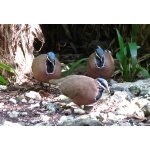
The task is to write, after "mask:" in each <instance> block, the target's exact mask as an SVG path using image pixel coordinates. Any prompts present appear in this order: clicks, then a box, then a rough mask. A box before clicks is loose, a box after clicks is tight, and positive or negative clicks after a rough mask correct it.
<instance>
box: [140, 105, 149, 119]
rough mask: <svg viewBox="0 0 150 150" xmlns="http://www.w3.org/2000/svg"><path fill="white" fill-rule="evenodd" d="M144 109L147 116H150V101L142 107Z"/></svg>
mask: <svg viewBox="0 0 150 150" xmlns="http://www.w3.org/2000/svg"><path fill="white" fill-rule="evenodd" d="M142 111H143V112H144V114H145V116H150V103H147V105H145V106H144V107H143V108H142Z"/></svg>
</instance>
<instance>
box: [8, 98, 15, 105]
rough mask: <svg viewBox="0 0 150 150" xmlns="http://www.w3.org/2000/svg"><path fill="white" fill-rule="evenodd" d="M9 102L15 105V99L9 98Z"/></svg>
mask: <svg viewBox="0 0 150 150" xmlns="http://www.w3.org/2000/svg"><path fill="white" fill-rule="evenodd" d="M9 101H10V102H12V103H14V104H16V103H17V101H16V99H14V98H10V99H9Z"/></svg>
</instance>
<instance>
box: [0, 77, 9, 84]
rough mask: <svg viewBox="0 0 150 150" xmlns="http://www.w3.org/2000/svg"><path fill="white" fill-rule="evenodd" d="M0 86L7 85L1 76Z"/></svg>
mask: <svg viewBox="0 0 150 150" xmlns="http://www.w3.org/2000/svg"><path fill="white" fill-rule="evenodd" d="M0 84H2V85H7V84H8V81H7V80H5V79H4V77H3V76H1V75H0Z"/></svg>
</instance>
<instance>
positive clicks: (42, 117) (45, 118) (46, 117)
mask: <svg viewBox="0 0 150 150" xmlns="http://www.w3.org/2000/svg"><path fill="white" fill-rule="evenodd" d="M40 117H41V119H42V121H49V119H50V117H48V116H46V115H40Z"/></svg>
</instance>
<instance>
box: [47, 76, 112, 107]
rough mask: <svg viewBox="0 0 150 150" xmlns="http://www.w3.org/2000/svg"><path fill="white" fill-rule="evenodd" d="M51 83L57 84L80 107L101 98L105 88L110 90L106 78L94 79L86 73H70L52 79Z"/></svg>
mask: <svg viewBox="0 0 150 150" xmlns="http://www.w3.org/2000/svg"><path fill="white" fill-rule="evenodd" d="M49 83H50V84H53V85H57V86H58V88H59V89H60V91H61V93H62V94H63V95H65V96H67V97H68V98H70V99H71V100H72V101H73V102H74V103H75V104H76V105H78V106H79V107H80V106H82V105H90V104H93V103H95V102H96V101H97V100H99V99H100V98H101V96H102V93H103V91H104V90H106V91H107V92H109V87H108V82H107V81H106V80H105V79H103V78H97V79H93V78H91V77H88V76H85V75H68V76H66V77H64V78H60V79H51V80H50V81H49Z"/></svg>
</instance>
